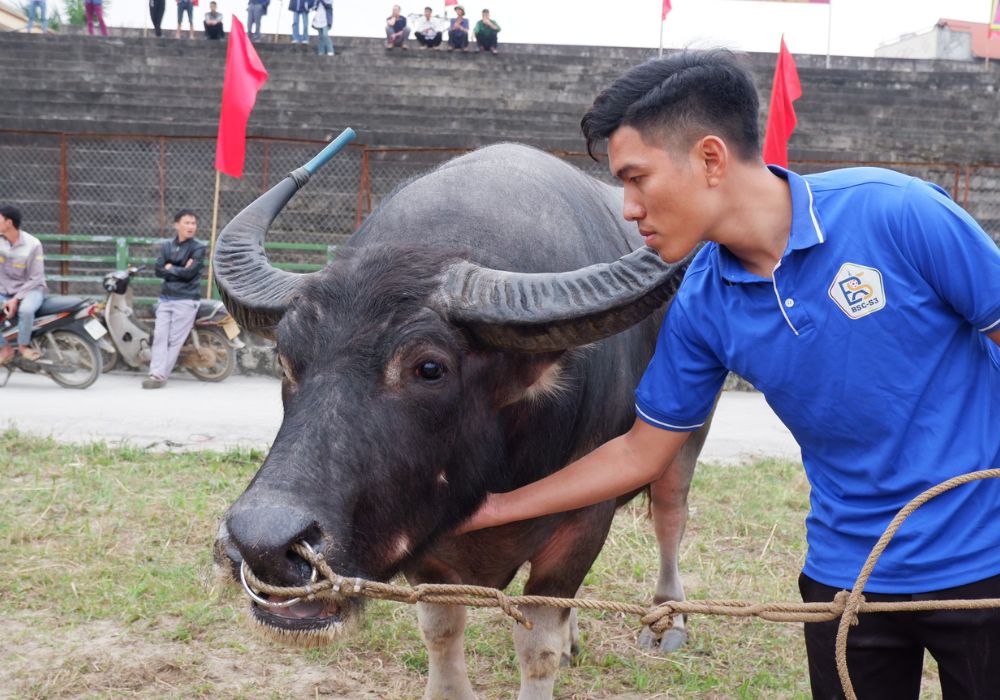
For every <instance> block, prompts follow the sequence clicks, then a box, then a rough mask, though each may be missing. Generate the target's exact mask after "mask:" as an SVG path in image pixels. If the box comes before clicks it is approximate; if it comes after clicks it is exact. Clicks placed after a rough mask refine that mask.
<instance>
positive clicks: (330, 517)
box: [214, 144, 701, 698]
mask: <svg viewBox="0 0 1000 700" xmlns="http://www.w3.org/2000/svg"><path fill="white" fill-rule="evenodd" d="M308 175H309V173H308V172H307V171H306V170H305V169H302V168H300V169H299V170H297V171H295V172H294V173H292V174H291V175H290V176H289V177H287V178H286V179H285V180H284V181H282V182H281V183H279V184H278V185H276V186H275V187H274V188H273V189H272V190H270V191H269V192H267V193H266V194H264V195H263V196H261V197H260V198H259V199H258V200H257V201H256V202H254V203H253V204H251V205H250V206H249V207H247V209H245V210H244V211H243V212H242V213H240V214H239V215H238V216H237V217H236V218H235V219H233V220H232V222H231V223H230V224H229V225H228V226H227V227H226V228H225V230H224V231H223V232H222V234H221V236H220V239H219V243H218V246H217V252H216V254H215V258H214V264H215V271H216V279H217V281H218V285H219V289H220V292H221V293H222V295H223V298H224V300H225V301H226V305H227V306H228V308H229V310H230V312H231V313H232V314H233V316H234V317H235V318H236V319H237V320H238V321H239V322H240V324H241V325H242V326H243V327H244V328H247V329H250V330H253V331H257V332H263V333H270V334H274V335H276V338H277V347H278V350H279V356H280V361H281V365H282V367H283V369H284V378H283V382H282V401H283V403H284V419H283V421H282V424H281V428H280V430H279V431H278V434H277V436H276V437H275V439H274V444H273V446H272V448H271V451H270V454H269V455H268V456H267V459H266V460H265V461H264V463H263V465H261V467H260V470H259V471H258V472H257V475H256V476H255V477H254V479H253V481H252V482H251V483H250V485H249V486H248V487H247V489H246V491H245V492H244V493H243V495H242V496H240V498H239V499H238V500H237V501H236V502H235V503H234V504H233V505H232V506H231V507H230V509H229V510H228V512H227V513H226V515H225V517H224V519H223V521H222V523H221V525H220V528H219V529H220V533H219V539H218V541H217V543H216V550H215V551H216V560H217V562H218V563H219V564H220V565H222V567H223V568H224V569H225V570H226V571H228V572H229V573H233V574H235V575H238V574H239V571H240V568H241V566H242V564H243V562H245V564H246V566H247V567H249V569H250V570H251V571H252V572H253V574H254V575H255V576H256V577H257V578H258V579H259V580H261V581H264V582H267V583H270V584H274V585H289V586H294V585H302V584H303V583H304V582H305V581H306V580H308V578H309V576H310V573H311V568H310V566H309V565H308V564H306V562H305V561H304V560H303V559H302V558H301V557H299V556H297V555H296V554H295V553H294V551H293V550H292V547H293V545H294V544H295V543H297V542H300V541H304V542H307V543H309V545H311V546H312V547H313V548H314V549H315V550H316V551H318V552H321V553H322V555H323V557H324V558H325V560H326V561H327V562H328V563H329V564H330V566H331V567H332V568H333V570H334V571H336V572H338V573H340V574H343V575H345V576H361V577H365V578H373V579H380V580H386V579H389V578H390V577H392V576H394V575H396V574H397V573H399V572H402V573H403V574H405V576H406V578H407V579H408V580H409V581H411V582H434V583H472V584H477V585H484V586H493V587H497V588H504V587H505V586H507V585H508V584H509V583H510V581H511V580H512V578H513V577H514V575H515V573H516V572H517V571H518V569H519V568H520V567H521V566H522V565H523V564H524V563H525V562H530V564H531V568H530V576H529V578H528V580H527V583H526V585H525V593H528V594H537V595H552V596H573V595H575V593H576V592H577V590H578V588H579V586H580V584H581V582H582V581H583V578H584V575H585V574H586V572H587V570H588V569H589V568H590V565H591V564H592V563H593V561H594V559H595V558H596V556H597V554H598V552H599V551H600V549H601V546H602V545H603V543H604V539H605V537H606V535H607V532H608V528H609V527H610V524H611V520H612V517H613V515H614V510H615V507H616V503H615V502H613V501H608V502H605V503H601V504H598V505H595V506H592V507H589V508H584V509H581V510H578V511H574V512H570V513H564V514H560V515H556V516H550V517H545V518H539V519H536V520H531V521H526V522H521V523H515V524H511V525H507V526H504V527H499V528H493V529H489V530H484V531H478V532H473V533H469V534H466V535H462V536H454V535H452V534H450V533H451V531H452V530H453V528H455V526H456V525H458V524H459V523H460V522H461V521H462V520H463V519H465V518H466V517H468V516H469V515H471V514H472V512H473V511H474V510H475V509H476V507H477V506H478V505H479V504H480V503H481V502H482V499H483V498H484V497H485V495H486V493H487V492H497V491H508V490H511V489H514V488H516V487H518V486H521V485H523V484H525V483H528V482H530V481H533V480H536V479H538V478H540V477H542V476H544V475H546V474H549V473H551V472H553V471H555V470H557V469H559V468H561V467H562V466H564V465H565V464H567V463H568V462H570V461H571V460H573V459H574V458H576V457H579V456H581V455H583V454H585V453H586V452H588V451H589V450H591V449H592V448H594V447H596V446H597V445H599V444H601V443H602V442H604V441H606V440H608V439H610V438H612V437H614V436H616V435H619V434H621V433H623V432H625V431H626V430H627V429H628V427H629V426H630V425H631V423H632V421H633V420H634V417H635V413H634V409H633V390H634V387H635V385H636V383H637V382H638V380H639V377H640V375H641V373H642V371H643V369H644V367H645V365H646V363H647V361H648V359H649V357H650V356H651V354H652V350H653V347H654V341H655V336H656V327H657V320H658V317H659V314H660V313H662V308H663V306H664V304H665V302H666V301H668V300H669V299H670V297H671V296H672V295H673V293H674V292H675V291H676V288H677V286H678V284H679V283H680V280H681V278H682V276H683V272H684V268H685V264H684V263H681V264H678V265H668V264H666V263H663V262H662V261H661V260H660V259H659V258H658V257H657V255H656V254H655V253H654V252H653V251H652V250H650V249H648V248H644V247H643V246H642V243H641V239H640V236H639V235H638V232H637V230H636V228H635V226H634V225H632V224H628V223H626V222H625V221H624V220H623V219H622V217H621V208H622V192H621V190H620V189H616V188H614V187H611V186H609V185H606V184H603V183H600V182H598V181H597V180H595V179H593V178H591V177H588V176H587V175H584V174H583V173H581V172H580V171H579V170H577V169H575V168H573V167H572V166H570V165H568V164H566V163H565V162H563V161H561V160H559V159H558V158H555V157H554V156H551V155H548V154H545V153H543V152H541V151H538V150H535V149H532V148H528V147H525V146H519V145H511V144H505V145H499V146H492V147H489V148H484V149H482V150H479V151H475V152H473V153H470V154H468V155H464V156H462V157H459V158H456V159H454V160H452V161H449V162H447V163H445V164H444V165H441V166H440V167H438V168H437V169H435V170H433V171H431V172H430V173H428V174H426V175H424V176H422V177H420V178H418V179H416V180H413V181H411V182H409V183H407V184H405V185H403V186H401V187H399V188H398V189H397V190H396V191H395V192H393V193H392V194H391V195H389V196H388V197H387V198H386V199H385V200H384V201H383V202H382V204H381V205H380V206H379V207H378V209H377V210H376V211H375V212H373V213H372V215H371V216H370V217H369V218H368V219H367V220H366V221H365V223H364V225H363V226H362V227H361V229H360V230H359V231H358V232H357V233H355V234H354V235H353V236H352V237H351V239H350V241H349V242H348V244H347V245H346V246H344V247H342V248H341V249H340V251H339V252H338V255H337V258H336V260H335V261H334V262H333V263H331V264H330V265H329V266H328V267H326V268H325V269H323V270H321V271H319V272H316V273H311V274H309V275H296V274H292V273H288V272H283V271H281V270H278V269H276V268H274V267H272V266H271V265H270V264H269V263H268V262H267V258H266V257H265V255H264V252H263V239H264V236H265V234H266V231H267V228H268V227H269V225H270V223H271V221H272V220H273V219H274V217H275V216H276V215H277V213H278V212H279V210H280V209H281V208H282V207H283V206H284V205H285V204H286V203H287V202H288V200H289V199H290V198H291V196H292V195H293V194H294V193H295V191H296V190H297V189H298V188H299V187H301V186H302V185H303V184H304V183H305V181H306V180H307V179H308ZM691 445H692V446H691V448H690V449H689V450H688V451H687V453H686V454H685V455H683V456H682V458H681V459H682V461H683V462H684V465H683V468H684V469H686V470H687V472H688V473H689V474H690V471H691V469H692V468H693V465H694V461H695V458H696V456H697V452H698V450H699V449H700V445H701V442H700V440H697V439H696V440H693V441H691ZM685 498H686V494H667V495H666V497H665V500H663V501H660V502H662V503H666V504H667V507H666V508H665V510H664V513H663V516H664V520H663V522H668V523H669V521H670V519H672V518H673V519H677V518H683V517H684V514H685V513H686V510H685V508H686V502H685ZM660 502H658V501H657V499H656V498H654V507H656V506H657V505H658V503H660ZM665 531H669V533H671V535H670V537H664V538H663V539H664V543H663V544H662V550H663V551H662V553H661V554H662V558H663V567H662V572H661V580H660V583H659V585H658V588H657V596H658V597H660V598H676V599H680V598H682V597H683V591H682V590H681V587H680V582H679V580H678V577H677V568H676V545H677V542H676V541H674V539H672V538H673V537H674V536H675V535H676V533H679V531H680V528H677V527H673V526H671V527H666V530H665ZM263 600H264V601H266V602H265V604H263V605H261V604H257V603H251V605H252V606H253V610H252V615H253V619H254V620H255V621H256V622H258V623H259V624H260V625H261V626H262V627H264V628H265V629H267V630H270V631H271V632H273V633H275V634H277V635H278V636H283V637H286V638H290V639H297V640H298V641H305V642H306V643H310V642H317V641H325V640H329V639H333V638H335V637H336V636H337V635H338V634H339V633H340V631H341V630H342V629H344V628H345V626H346V625H347V623H348V622H349V621H351V620H352V619H354V618H356V617H357V616H358V614H359V612H360V611H359V606H358V604H357V603H356V602H355V601H356V600H357V599H356V598H350V599H343V598H340V597H337V596H331V597H329V598H326V599H323V600H319V601H312V602H307V601H302V602H298V603H295V604H294V605H289V606H287V607H276V604H280V603H287V602H288V601H286V600H282V599H280V598H278V597H277V596H271V597H266V596H265V597H264V598H263ZM525 612H526V613H527V615H528V617H529V619H530V620H531V621H532V624H533V629H532V630H531V631H528V630H526V629H523V628H520V627H519V628H518V629H517V630H516V632H515V646H516V648H517V653H518V657H519V660H520V666H521V697H522V698H536V697H550V696H551V694H552V688H553V683H554V678H555V674H556V671H557V669H558V667H559V665H560V662H561V661H562V660H563V659H564V656H568V653H569V650H570V648H571V646H572V644H573V643H574V642H575V618H573V616H572V615H571V614H570V613H568V612H566V611H561V610H556V609H552V608H535V609H529V610H526V611H525ZM417 613H418V618H419V623H420V627H421V630H422V633H423V636H424V640H425V642H426V644H427V647H428V652H429V665H430V668H429V679H428V687H427V696H428V697H435V698H438V697H442V698H444V697H449V698H455V697H457V698H464V697H471V696H472V687H471V685H470V683H469V680H468V677H467V673H466V666H465V659H464V654H463V649H462V641H463V627H464V624H465V609H464V608H461V607H455V606H438V605H424V604H421V605H419V606H418V611H417Z"/></svg>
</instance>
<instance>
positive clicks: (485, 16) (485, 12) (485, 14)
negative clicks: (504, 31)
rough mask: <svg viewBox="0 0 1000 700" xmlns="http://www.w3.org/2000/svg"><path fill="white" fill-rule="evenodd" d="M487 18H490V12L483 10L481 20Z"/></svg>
mask: <svg viewBox="0 0 1000 700" xmlns="http://www.w3.org/2000/svg"><path fill="white" fill-rule="evenodd" d="M489 18H490V11H489V10H483V19H489Z"/></svg>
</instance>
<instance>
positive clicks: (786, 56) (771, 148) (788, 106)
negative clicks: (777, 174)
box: [764, 35, 802, 168]
mask: <svg viewBox="0 0 1000 700" xmlns="http://www.w3.org/2000/svg"><path fill="white" fill-rule="evenodd" d="M800 97H802V85H801V84H800V83H799V71H798V70H797V69H796V68H795V59H794V58H792V54H791V53H790V52H789V51H788V47H787V46H785V37H784V35H782V37H781V51H780V52H779V53H778V65H777V66H775V69H774V84H773V85H772V86H771V106H770V108H769V109H768V110H767V131H766V132H765V135H764V162H765V163H773V164H774V165H780V166H781V167H783V168H787V167H788V139H789V137H791V135H792V132H793V131H795V123H796V119H795V107H794V106H793V105H792V103H793V102H795V100H797V99H799V98H800Z"/></svg>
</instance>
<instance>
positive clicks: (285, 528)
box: [225, 503, 320, 586]
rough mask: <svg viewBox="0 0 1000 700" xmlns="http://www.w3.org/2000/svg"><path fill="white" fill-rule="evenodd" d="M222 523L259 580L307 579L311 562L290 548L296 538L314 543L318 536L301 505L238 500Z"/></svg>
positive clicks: (289, 581) (289, 583) (291, 581)
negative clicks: (243, 502) (241, 501)
mask: <svg viewBox="0 0 1000 700" xmlns="http://www.w3.org/2000/svg"><path fill="white" fill-rule="evenodd" d="M225 526H226V529H227V530H228V531H229V542H230V543H231V544H232V545H234V546H235V547H236V549H237V550H238V551H239V553H240V556H242V557H243V561H245V562H246V564H247V566H249V567H250V570H251V571H253V573H254V575H255V576H256V577H257V578H258V579H260V580H261V581H264V582H266V583H270V584H272V585H275V586H299V585H302V584H303V583H305V582H306V581H308V580H309V575H310V573H311V572H312V565H311V564H309V563H308V562H307V561H306V560H304V559H303V558H302V557H300V556H299V555H298V554H296V553H295V552H294V551H293V550H292V545H294V544H295V543H296V542H301V541H303V540H305V541H306V542H309V543H310V544H316V543H317V542H318V541H319V539H320V531H319V526H318V524H317V523H316V521H315V519H314V518H312V517H311V516H310V515H309V513H307V512H306V511H305V510H304V509H301V508H297V507H295V506H282V505H270V504H242V505H241V504H239V503H237V504H236V505H235V506H234V507H233V510H231V511H230V513H229V517H228V518H227V519H226V523H225Z"/></svg>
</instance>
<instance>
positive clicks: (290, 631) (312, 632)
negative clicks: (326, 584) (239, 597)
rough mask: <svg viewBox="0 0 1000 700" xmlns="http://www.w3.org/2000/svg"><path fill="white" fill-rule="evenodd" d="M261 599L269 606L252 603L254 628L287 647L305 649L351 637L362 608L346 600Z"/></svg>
mask: <svg viewBox="0 0 1000 700" xmlns="http://www.w3.org/2000/svg"><path fill="white" fill-rule="evenodd" d="M261 598H264V599H265V600H267V602H268V603H269V605H264V604H261V603H258V602H256V601H254V600H251V601H249V603H250V605H249V612H250V619H251V622H252V623H253V626H254V628H255V629H256V630H257V631H258V632H261V633H262V634H264V636H266V637H270V638H272V639H277V640H278V641H280V642H282V643H284V644H293V645H296V646H304V647H314V646H323V645H326V644H331V643H333V642H335V641H337V640H338V639H340V638H341V637H343V636H345V635H346V634H348V633H349V632H350V631H351V630H352V629H353V627H354V624H353V623H354V622H355V620H356V618H357V616H358V613H359V612H360V607H361V606H360V604H359V603H357V602H355V600H351V599H345V598H340V599H337V598H333V597H323V598H320V597H317V598H315V599H313V600H298V601H295V599H294V598H291V599H288V598H283V597H281V596H273V595H262V596H261ZM291 601H295V602H291ZM289 603H290V604H289ZM278 606H281V607H278Z"/></svg>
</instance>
